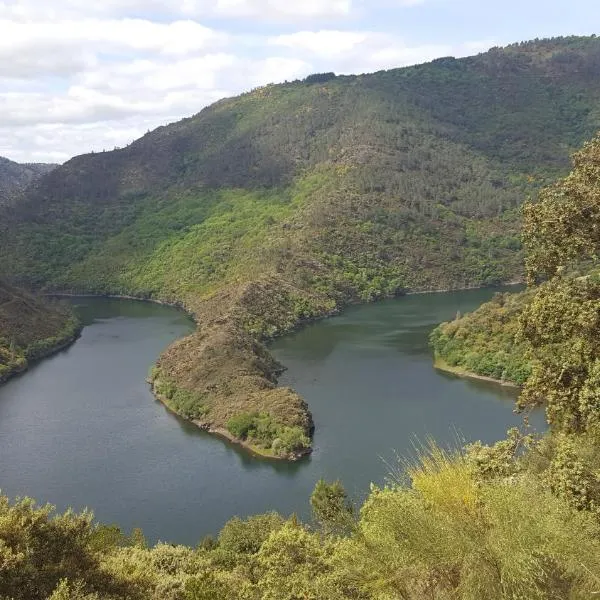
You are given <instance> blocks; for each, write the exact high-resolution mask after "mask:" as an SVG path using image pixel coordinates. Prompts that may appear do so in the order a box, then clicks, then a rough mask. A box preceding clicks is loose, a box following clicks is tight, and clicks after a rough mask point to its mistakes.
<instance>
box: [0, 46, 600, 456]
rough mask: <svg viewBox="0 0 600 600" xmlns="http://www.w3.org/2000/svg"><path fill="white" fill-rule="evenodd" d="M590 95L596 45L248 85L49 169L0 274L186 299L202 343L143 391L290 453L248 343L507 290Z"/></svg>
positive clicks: (295, 439) (598, 122) (267, 380)
mask: <svg viewBox="0 0 600 600" xmlns="http://www.w3.org/2000/svg"><path fill="white" fill-rule="evenodd" d="M599 92H600V40H599V39H597V38H595V37H589V38H577V37H572V38H560V39H553V40H542V41H535V42H530V43H524V44H516V45H513V46H510V47H507V48H503V49H500V48H495V49H493V50H491V51H489V52H487V53H484V54H481V55H478V56H475V57H470V58H466V59H460V60H455V59H453V58H444V59H439V60H436V61H433V62H432V63H429V64H425V65H418V66H415V67H409V68H404V69H396V70H391V71H386V72H380V73H375V74H372V75H361V76H356V77H354V76H352V77H335V78H332V77H331V76H324V77H319V76H316V77H311V78H309V79H308V80H306V81H304V82H293V83H289V84H284V85H270V86H266V87H263V88H259V89H256V90H254V91H252V92H250V93H248V94H244V95H242V96H239V97H237V98H232V99H227V100H223V101H220V102H218V103H216V104H215V105H213V106H211V107H209V108H207V109H205V110H203V111H202V112H200V113H199V114H197V115H195V116H194V117H191V118H189V119H184V120H183V121H180V122H178V123H174V124H172V125H169V126H167V127H161V128H159V129H157V130H155V131H153V132H151V133H149V134H147V135H146V136H144V137H143V138H141V139H139V140H137V141H136V142H134V143H133V144H131V145H130V146H128V147H127V148H124V149H122V150H117V151H114V152H105V153H100V154H90V155H85V156H80V157H77V158H74V159H73V160H71V161H69V162H68V163H66V164H65V165H63V166H61V167H59V168H58V169H56V170H54V171H52V172H51V173H50V174H49V175H47V176H46V177H44V178H43V179H42V180H41V181H39V183H38V184H37V185H36V186H34V187H32V188H30V190H29V191H28V193H27V194H26V197H25V198H24V199H22V200H21V201H20V202H19V203H17V204H16V205H15V206H12V207H8V208H4V209H3V210H2V212H1V213H0V274H2V275H5V276H9V277H11V278H12V279H13V280H14V281H16V282H24V283H27V284H28V285H33V286H39V287H45V288H46V289H60V290H69V291H86V292H97V293H111V294H124V293H126V294H133V295H136V296H140V297H145V298H156V299H161V300H167V301H172V302H177V303H181V304H183V305H184V306H186V307H187V308H188V309H189V310H190V311H191V312H192V313H193V314H194V315H195V317H196V320H197V322H198V324H199V326H198V331H197V333H196V334H195V335H193V336H192V337H190V338H188V339H186V340H182V341H180V342H179V343H176V344H175V345H174V346H172V347H171V348H170V349H169V350H168V351H167V352H166V353H165V355H164V356H163V357H162V358H161V360H160V361H159V364H158V366H157V368H156V369H155V370H154V372H153V378H154V382H155V388H156V391H157V393H158V394H159V395H160V396H161V397H162V398H163V400H164V401H165V402H167V403H168V404H169V405H170V406H171V407H172V408H173V409H174V410H176V411H178V412H179V413H181V414H183V415H185V416H187V417H188V418H191V419H193V420H195V421H196V422H197V423H198V424H199V425H201V426H203V427H205V428H207V429H211V430H218V431H223V430H224V429H229V432H230V433H231V434H233V435H236V436H237V437H241V438H245V439H246V441H249V443H251V444H253V445H254V446H255V447H259V448H262V449H263V450H264V451H266V452H267V453H271V452H276V453H277V452H278V453H280V454H283V455H288V456H289V455H290V453H294V452H296V451H297V452H302V451H303V447H304V446H305V445H306V439H305V437H304V436H306V435H308V434H310V430H311V426H312V422H311V419H310V414H309V413H308V409H307V406H306V404H305V403H304V402H303V401H302V399H301V398H299V397H298V396H297V395H296V394H294V393H293V392H292V391H291V390H282V389H279V388H277V387H276V379H277V374H278V372H279V369H280V366H279V365H276V364H275V363H274V361H273V360H272V359H271V358H270V356H269V354H268V352H267V351H266V350H265V348H264V346H263V345H262V343H263V342H264V341H265V340H267V339H269V338H270V337H272V336H274V335H278V334H280V333H283V332H285V331H288V330H290V329H291V328H293V327H296V326H298V325H299V324H300V323H302V322H303V321H306V320H310V319H313V318H316V317H320V316H323V315H326V314H330V313H332V312H334V311H336V310H338V309H339V308H340V307H341V306H343V305H345V304H347V303H349V302H356V301H368V300H374V299H377V298H380V297H384V296H392V295H397V294H401V293H403V292H404V291H406V290H409V289H421V290H424V289H441V288H452V287H464V286H471V285H487V284H495V283H500V282H505V281H510V280H514V279H519V278H520V277H521V274H522V273H521V271H522V268H521V264H522V255H521V253H520V243H519V238H518V233H517V232H518V221H519V216H518V207H519V205H520V203H521V202H522V201H523V199H524V198H526V197H527V196H528V195H529V194H532V193H533V194H535V192H536V190H537V189H538V188H539V186H540V185H542V184H545V183H547V182H549V181H550V180H552V179H554V178H556V176H557V175H560V174H563V173H565V172H566V171H567V170H568V164H569V163H568V160H569V155H570V153H571V152H572V151H573V150H574V149H575V148H576V147H578V146H579V145H580V144H581V142H582V141H583V140H584V139H585V138H588V137H591V135H592V134H593V133H594V132H595V131H596V130H597V129H599V128H600V93H599ZM275 440H279V441H278V442H277V444H275V449H274V447H273V442H274V441H275ZM282 440H283V441H282Z"/></svg>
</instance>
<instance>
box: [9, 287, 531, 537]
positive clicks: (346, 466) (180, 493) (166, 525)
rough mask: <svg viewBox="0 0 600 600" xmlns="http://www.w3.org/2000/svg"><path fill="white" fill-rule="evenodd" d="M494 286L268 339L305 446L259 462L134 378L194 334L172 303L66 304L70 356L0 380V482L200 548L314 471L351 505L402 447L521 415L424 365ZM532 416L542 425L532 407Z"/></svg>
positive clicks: (475, 435)
mask: <svg viewBox="0 0 600 600" xmlns="http://www.w3.org/2000/svg"><path fill="white" fill-rule="evenodd" d="M493 293H494V292H493V291H492V290H473V291H465V292H452V293H444V294H424V295H414V296H408V297H405V298H400V299H397V300H389V301H385V302H381V303H378V304H372V305H367V306H359V307H351V308H349V309H348V310H347V311H345V312H344V314H342V315H341V316H338V317H334V318H332V319H328V320H325V321H322V322H319V323H316V324H314V325H311V326H309V327H307V328H305V329H303V330H302V331H299V332H297V333H295V334H292V335H289V336H286V337H284V338H282V339H280V340H277V341H276V342H275V343H274V344H273V345H272V350H273V352H274V354H275V356H276V357H277V358H278V359H279V360H281V361H282V362H283V363H284V364H285V365H287V366H288V368H289V369H288V371H287V372H286V373H285V374H284V375H283V377H282V378H281V383H282V384H283V385H291V386H293V387H295V388H296V389H297V390H298V391H299V392H300V393H301V394H303V395H304V396H305V398H306V399H307V401H308V402H309V404H310V407H311V409H312V411H313V415H314V418H315V422H316V426H317V429H316V432H315V452H314V453H313V455H312V456H311V457H310V458H308V459H306V460H304V461H301V462H299V463H295V464H287V463H281V462H273V461H264V460H260V459H256V458H252V457H250V456H248V455H247V454H246V453H245V452H244V451H243V450H241V449H239V448H237V447H234V446H231V445H228V444H226V443H224V442H223V441H221V440H219V439H216V438H214V437H212V436H210V435H208V434H205V433H203V432H202V431H200V430H199V429H197V428H196V427H195V426H193V425H191V424H189V423H187V422H186V421H184V420H182V419H179V418H177V417H176V416H174V415H172V414H171V413H169V412H168V411H166V409H165V408H164V407H163V406H162V405H161V404H160V403H158V402H156V401H155V400H154V399H153V397H152V395H151V393H150V391H149V388H148V385H147V384H146V383H145V377H146V375H147V373H148V370H149V368H150V367H151V365H152V363H153V362H154V360H155V359H156V358H157V357H158V355H159V354H160V352H161V351H162V350H163V349H164V348H165V347H166V346H167V345H168V344H169V343H170V342H171V341H173V340H175V339H177V338H179V337H182V336H183V335H185V334H187V333H188V332H190V331H191V330H192V329H193V323H192V322H191V321H190V319H189V318H188V317H187V316H185V315H184V314H182V313H180V312H178V311H176V310H175V309H172V308H169V307H164V306H158V305H153V304H148V303H142V302H135V301H128V300H110V299H99V298H79V299H74V300H73V301H74V303H75V305H76V309H77V312H78V313H79V314H80V316H81V318H82V319H83V322H84V324H85V328H84V330H83V333H82V336H81V338H80V339H79V340H78V341H77V342H76V343H75V344H74V345H73V346H71V347H70V348H69V349H67V350H65V351H62V352H60V353H59V354H57V355H55V356H53V357H51V358H49V359H47V360H44V361H42V362H41V363H39V364H37V365H35V366H34V367H33V368H32V369H31V370H30V371H29V372H27V373H26V374H24V375H22V376H20V377H17V378H16V379H13V380H11V381H9V382H8V383H6V384H5V385H3V386H2V387H0V456H1V457H2V461H1V463H0V489H1V490H2V492H3V493H5V494H7V495H9V496H10V497H15V496H22V495H27V496H32V497H34V498H36V499H37V500H39V501H43V502H50V503H52V504H54V505H56V506H57V507H58V509H60V510H63V509H65V508H67V507H69V506H72V507H73V508H75V509H76V510H81V509H83V508H84V507H86V506H87V507H90V508H92V509H93V510H94V512H95V514H96V517H97V518H98V519H99V520H101V521H103V522H106V523H116V524H118V525H119V526H121V527H122V528H123V529H124V530H126V531H130V530H131V529H132V528H133V527H141V528H142V529H143V530H144V533H145V534H146V536H147V538H148V539H149V540H151V541H156V540H158V539H161V540H165V541H169V542H178V543H186V544H195V543H197V542H198V541H199V539H200V538H201V537H202V536H203V535H205V534H208V533H216V532H217V531H218V530H219V529H220V528H221V526H222V525H223V524H224V523H225V522H226V521H227V520H228V519H229V518H231V517H232V516H234V515H240V516H247V515H250V514H254V513H259V512H265V511H267V510H278V511H280V512H282V513H284V514H290V513H292V512H296V513H297V514H299V515H300V516H301V517H303V518H307V517H308V514H309V504H308V499H309V496H310V493H311V491H312V489H313V487H314V484H315V482H316V481H317V480H318V479H319V478H320V477H325V478H328V479H337V478H339V479H341V480H342V481H343V483H344V484H345V486H346V488H347V490H348V491H349V493H350V494H351V495H352V496H353V497H355V498H356V499H357V500H359V499H360V498H362V497H364V494H365V493H366V492H367V491H368V486H369V483H370V482H371V481H373V482H375V483H379V484H382V483H384V482H385V480H386V478H387V477H389V475H390V473H393V472H394V471H395V470H396V469H397V464H398V461H397V456H402V457H407V456H410V455H412V454H414V448H415V447H418V446H419V445H420V444H423V443H425V442H426V440H427V438H428V437H434V438H435V439H436V440H438V441H439V442H440V443H442V444H444V445H449V446H452V447H457V446H459V445H461V444H463V443H464V442H465V441H471V440H476V439H481V440H483V441H485V442H493V441H495V440H498V439H500V438H502V436H503V434H504V433H505V431H506V429H507V428H508V427H510V426H512V425H515V424H518V423H520V417H518V416H516V415H514V414H513V413H512V406H513V401H514V396H515V392H514V390H510V389H506V388H501V387H499V386H496V385H494V384H489V383H485V382H479V381H469V380H463V379H458V378H456V377H454V376H450V375H445V374H443V373H440V372H437V371H436V370H435V369H433V367H432V363H431V357H430V354H429V350H428V347H427V337H428V333H429V331H430V330H431V329H432V327H433V326H434V325H435V324H436V323H438V322H440V321H442V320H447V319H449V318H452V317H454V315H455V314H456V312H457V311H459V310H460V311H463V312H464V311H468V310H472V309H473V308H475V307H476V306H478V305H479V304H480V303H481V302H482V301H485V300H486V299H488V298H489V297H490V296H491V295H492V294H493ZM532 421H533V423H534V425H535V426H537V427H538V428H543V415H542V414H541V413H538V414H535V415H533V417H532Z"/></svg>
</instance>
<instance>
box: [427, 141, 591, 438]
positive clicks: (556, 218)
mask: <svg viewBox="0 0 600 600" xmlns="http://www.w3.org/2000/svg"><path fill="white" fill-rule="evenodd" d="M598 223H600V137H596V138H595V139H593V140H592V141H591V142H589V143H588V144H586V145H585V146H584V148H583V149H582V150H581V151H580V152H578V153H576V154H575V155H574V158H573V169H572V171H571V172H570V174H569V175H568V176H567V177H565V178H564V179H561V180H559V181H557V182H556V183H554V184H553V185H551V186H548V187H546V188H544V189H543V190H542V192H541V193H540V195H539V201H538V202H536V203H528V204H526V205H525V206H524V225H523V239H524V242H525V245H526V248H527V250H528V252H527V258H526V267H527V274H528V280H529V283H530V284H531V286H530V287H529V288H528V290H527V291H525V292H522V293H519V294H502V295H498V296H497V297H496V298H495V299H494V300H493V301H492V302H489V303H487V304H484V305H483V306H481V307H480V308H479V309H478V310H476V311H475V312H473V313H472V314H468V315H465V316H463V317H461V318H457V319H456V320H455V321H452V322H450V323H443V324H441V325H440V326H439V327H438V328H437V329H436V330H435V331H434V332H433V333H432V336H431V342H432V345H433V348H434V351H435V354H436V359H437V361H438V366H440V367H442V368H450V370H455V371H458V372H460V371H461V370H464V371H466V372H471V373H476V374H480V375H486V376H491V377H494V378H496V379H503V380H508V381H513V382H516V383H519V384H521V385H523V386H524V387H523V391H522V393H521V397H520V399H519V404H520V406H521V407H522V408H529V407H532V406H538V405H543V406H545V407H546V410H547V413H548V420H549V422H550V423H551V424H552V425H554V426H556V427H558V428H559V429H563V428H564V429H567V430H569V431H571V430H574V431H576V432H578V431H582V430H583V431H586V430H587V429H588V428H590V427H595V425H596V424H597V422H598V415H597V414H596V412H597V410H598V389H599V387H598V380H597V377H598V369H599V365H600V358H599V357H600V353H599V351H598V339H599V338H598V333H599V332H598V321H599V315H600V301H599V300H598V299H599V298H600V287H599V285H600V284H599V282H600V268H599V265H598V249H599V247H600V246H599V242H598V233H597V230H598Z"/></svg>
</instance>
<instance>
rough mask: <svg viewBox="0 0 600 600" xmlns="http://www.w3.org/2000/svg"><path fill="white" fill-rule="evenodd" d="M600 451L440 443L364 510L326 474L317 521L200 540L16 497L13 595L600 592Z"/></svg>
mask: <svg viewBox="0 0 600 600" xmlns="http://www.w3.org/2000/svg"><path fill="white" fill-rule="evenodd" d="M587 441H588V442H589V441H590V440H587ZM596 442H597V437H596ZM523 447H525V448H526V452H525V453H523V452H520V451H519V450H518V449H519V448H523ZM597 448H598V446H597V445H590V444H589V443H588V444H587V445H586V444H584V443H582V442H581V441H580V443H579V444H573V443H570V442H568V441H567V440H564V439H560V440H552V439H544V440H533V439H531V438H524V437H522V436H520V434H519V433H518V432H517V431H512V432H511V433H510V437H509V439H507V440H506V441H503V442H500V443H498V444H496V445H495V446H493V447H486V446H482V445H480V444H476V445H474V446H472V447H471V448H468V449H467V451H466V452H464V453H457V454H455V455H447V454H444V453H443V452H442V451H440V450H439V449H436V448H435V447H434V448H432V449H431V450H430V451H428V452H427V453H425V454H424V456H423V457H422V459H421V461H419V462H417V463H416V464H413V465H411V466H410V467H409V469H408V472H407V477H406V481H405V482H402V483H400V482H398V483H393V484H390V485H388V486H387V487H386V488H384V489H380V488H375V487H374V488H373V489H372V490H371V492H370V494H369V497H368V498H367V500H366V501H365V503H364V505H363V506H362V507H361V508H360V511H359V512H358V511H356V512H355V511H354V510H353V508H352V506H351V505H349V504H348V502H347V500H346V497H345V492H344V489H343V487H341V485H340V484H339V483H334V484H327V483H325V482H323V481H321V482H319V483H318V484H317V486H316V488H315V491H314V492H313V495H312V497H311V505H312V508H313V513H314V522H313V523H311V524H302V523H299V522H298V520H297V519H296V518H295V517H294V516H292V517H291V518H284V517H282V516H280V515H278V514H276V513H269V514H264V515H257V516H254V517H251V518H249V519H247V520H241V519H239V518H234V519H232V520H231V521H229V522H228V523H227V524H226V525H225V527H224V528H223V529H222V531H221V532H220V533H219V535H218V537H217V538H212V537H208V538H205V539H204V540H202V541H201V542H200V543H199V544H198V546H197V547H196V548H190V547H186V546H181V545H170V544H165V543H159V544H157V545H155V546H153V547H149V546H148V545H147V544H146V542H145V540H144V537H143V535H142V533H141V532H140V531H136V532H134V533H133V535H131V536H128V535H124V534H123V533H122V532H121V531H120V530H119V529H118V528H117V527H116V526H105V525H100V524H96V523H94V522H93V520H92V516H91V515H90V514H89V513H84V514H80V515H77V514H73V513H66V514H64V515H58V516H53V515H52V513H51V512H50V510H51V509H50V508H49V507H43V508H39V507H36V506H35V504H34V503H33V502H32V501H30V500H22V501H19V502H16V503H13V504H11V503H10V502H9V501H8V500H7V499H6V498H4V497H1V496H0V540H2V541H3V543H2V545H0V558H1V559H2V560H0V596H2V597H6V598H12V599H13V600H46V599H49V600H138V599H139V600H225V599H227V600H389V599H392V598H394V599H395V598H402V599H406V600H423V599H424V598H431V599H432V600H454V599H456V600H471V599H473V600H474V599H477V600H514V599H515V598H523V599H527V600H536V599H539V600H545V599H550V598H557V599H558V598H561V599H562V598H569V599H570V600H589V598H592V597H593V596H594V595H595V592H596V590H597V589H598V587H597V586H598V578H599V577H600V542H599V540H600V523H599V520H598V510H597V507H598V505H597V504H594V503H596V502H598V500H600V495H599V494H598V490H597V489H596V490H595V491H594V490H593V488H592V492H593V493H591V494H589V495H588V496H587V497H586V498H585V500H587V501H588V504H587V505H586V504H585V503H582V497H581V495H580V494H579V492H578V489H579V488H578V487H577V486H578V485H580V484H581V483H582V482H583V483H584V485H583V486H582V487H583V488H585V489H586V490H587V489H589V488H586V487H585V480H584V478H583V477H582V476H581V475H579V476H574V477H573V475H574V474H575V473H576V471H575V470H574V469H572V468H571V465H576V466H577V467H586V466H587V465H588V464H589V461H588V462H586V461H582V460H581V459H580V458H579V457H580V456H584V457H587V458H588V459H589V457H593V458H595V459H597V458H598V449H597ZM590 450H592V452H591V453H590ZM569 477H571V479H569ZM569 484H572V485H571V486H569Z"/></svg>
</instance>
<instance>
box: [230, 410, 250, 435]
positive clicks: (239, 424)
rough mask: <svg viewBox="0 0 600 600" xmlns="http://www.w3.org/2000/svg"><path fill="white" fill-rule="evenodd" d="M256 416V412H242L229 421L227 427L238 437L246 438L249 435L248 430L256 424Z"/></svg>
mask: <svg viewBox="0 0 600 600" xmlns="http://www.w3.org/2000/svg"><path fill="white" fill-rule="evenodd" d="M256 416H257V414H256V413H240V414H239V415H235V416H234V417H231V419H229V421H227V429H228V431H229V432H230V433H231V434H233V435H234V436H235V437H236V438H238V439H240V440H245V439H246V438H247V437H248V432H249V431H250V429H251V428H252V427H253V425H254V419H255V417H256Z"/></svg>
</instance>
